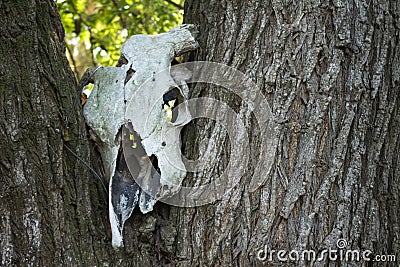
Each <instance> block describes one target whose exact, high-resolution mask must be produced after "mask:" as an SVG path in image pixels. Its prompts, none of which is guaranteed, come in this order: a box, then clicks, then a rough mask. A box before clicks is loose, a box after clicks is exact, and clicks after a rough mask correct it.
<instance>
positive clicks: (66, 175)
mask: <svg viewBox="0 0 400 267" xmlns="http://www.w3.org/2000/svg"><path fill="white" fill-rule="evenodd" d="M0 21H1V22H0V44H1V45H0V58H1V63H0V73H1V74H0V88H1V89H0V90H1V99H0V123H1V131H0V136H1V137H0V144H1V145H0V147H1V151H2V152H1V154H0V181H1V192H0V199H1V201H0V216H1V224H0V235H1V245H0V251H1V266H90V265H94V264H97V263H98V259H97V257H98V258H100V259H101V258H108V256H110V252H111V250H110V249H109V248H108V245H109V239H107V238H106V237H107V232H106V229H108V227H109V226H108V223H107V222H108V218H107V204H106V203H107V196H106V194H105V193H104V190H103V189H102V187H101V184H100V183H99V181H98V180H96V178H95V177H94V176H93V174H92V173H90V172H89V171H88V170H87V169H85V168H84V167H83V165H82V164H81V163H80V162H79V161H78V160H77V159H76V158H75V157H74V156H72V154H70V153H69V152H68V151H67V150H66V149H65V148H64V147H63V142H62V138H61V137H62V133H63V131H64V128H65V121H66V118H67V117H68V116H69V115H71V117H70V122H69V125H70V130H69V135H70V139H71V141H69V142H68V146H70V147H71V148H72V150H73V151H75V152H76V153H77V154H78V155H80V156H81V157H82V158H83V160H85V161H87V162H89V160H90V154H91V151H90V149H89V148H90V146H89V142H88V140H87V138H86V130H85V125H84V123H83V119H82V117H81V115H80V109H79V106H78V105H75V104H76V103H75V104H74V101H75V98H76V96H77V93H78V92H77V90H76V88H77V87H76V82H75V80H74V76H73V74H72V71H71V69H70V68H69V66H68V61H67V59H66V57H65V45H64V30H63V28H62V25H61V22H60V17H59V14H58V12H57V9H56V6H55V4H54V2H53V1H51V0H47V1H43V0H30V1H28V0H10V1H8V0H5V1H0ZM74 105H75V106H74ZM70 111H72V113H71V114H70ZM103 254H104V256H103Z"/></svg>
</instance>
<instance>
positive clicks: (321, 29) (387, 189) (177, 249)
mask: <svg viewBox="0 0 400 267" xmlns="http://www.w3.org/2000/svg"><path fill="white" fill-rule="evenodd" d="M399 18H400V4H399V2H398V1H384V0H374V1H362V0H352V1H339V0H335V1H331V2H322V1H312V0H308V1H307V0H300V1H293V2H292V1H287V2H285V1H275V0H273V1H264V2H262V1H249V0H245V1H237V0H234V1H226V0H207V1H205V0H201V1H195V0H187V1H186V3H185V23H193V24H196V25H197V26H198V29H199V36H198V41H199V44H200V48H199V50H198V51H197V52H195V53H192V54H190V55H189V56H187V57H186V60H190V61H193V60H208V61H214V62H220V63H225V64H227V65H229V66H231V67H234V68H237V69H238V70H240V71H242V72H243V73H245V74H246V75H247V76H249V77H250V78H252V80H253V81H254V82H255V83H256V85H257V87H258V88H257V89H258V90H261V91H262V92H263V94H264V96H265V97H266V98H267V99H268V101H269V104H270V107H271V109H272V112H273V114H274V117H275V120H276V122H277V124H278V127H277V129H278V134H277V136H276V138H277V139H278V147H277V149H276V151H275V155H269V156H271V157H274V158H275V161H274V164H273V167H272V169H271V171H270V172H269V173H267V174H265V177H264V178H263V180H264V183H263V184H262V185H261V186H260V187H259V188H258V189H257V190H256V191H255V192H250V191H249V190H248V185H249V184H250V183H251V179H252V173H253V172H254V169H255V166H256V165H257V162H258V161H259V155H260V153H261V152H260V149H259V147H260V140H261V137H262V136H263V132H261V131H260V128H259V127H258V123H257V121H256V119H255V117H254V116H253V115H251V112H250V110H249V107H248V106H247V105H246V101H245V99H240V98H239V97H238V96H237V95H234V94H232V93H230V92H229V91H228V90H223V89H222V88H217V87H216V86H209V85H206V84H197V85H194V86H192V88H191V90H192V97H197V96H207V97H212V98H215V99H219V100H221V101H224V102H225V103H227V104H228V105H229V106H230V107H232V109H233V110H235V111H236V112H237V113H239V114H250V115H246V116H245V115H243V117H242V120H243V121H244V122H245V125H246V128H247V130H248V131H247V132H248V136H249V142H250V150H251V155H252V157H251V159H250V161H249V164H248V166H247V168H248V172H247V173H246V175H245V176H243V177H242V178H241V180H240V182H239V184H238V185H237V186H236V187H234V188H233V189H232V190H231V191H230V193H229V194H228V195H226V196H225V197H224V198H223V199H222V200H218V201H215V202H213V203H211V204H209V205H206V206H201V207H195V208H179V207H173V206H168V205H166V204H163V203H157V204H156V205H155V207H154V211H153V212H150V213H149V214H145V215H143V214H141V213H140V212H139V211H137V210H135V211H134V213H133V215H132V217H131V218H130V219H129V220H128V221H127V222H126V224H125V228H124V248H123V249H120V250H114V249H112V247H111V233H110V226H109V223H108V221H109V220H108V207H107V194H106V193H105V192H104V190H103V188H102V185H101V183H100V182H99V180H97V179H96V177H95V176H94V175H93V174H92V173H91V172H90V171H89V170H88V169H87V168H85V167H84V166H83V165H82V163H81V162H80V161H79V160H77V159H76V158H75V157H74V156H73V155H72V154H71V153H70V152H69V151H68V150H67V149H66V148H65V147H64V146H63V141H62V138H61V136H62V133H63V131H64V128H65V120H66V117H69V114H70V113H69V111H70V110H71V108H72V107H74V102H75V98H76V96H77V93H78V92H77V89H76V88H77V85H76V82H75V81H74V77H73V74H72V71H71V70H70V68H69V66H68V62H67V60H66V57H65V45H64V44H63V38H64V34H63V29H62V25H61V23H60V18H59V15H58V13H57V10H56V7H55V4H54V3H53V1H52V0H2V1H0V58H1V61H0V92H1V94H0V96H1V97H0V124H1V127H0V148H1V150H2V151H1V153H0V188H1V190H0V238H1V240H0V252H1V266H398V264H399V263H398V262H397V263H395V262H386V263H385V262H380V263H377V262H363V261H360V262H358V261H357V262H348V261H343V260H342V261H341V260H336V261H332V260H331V261H329V260H328V259H325V260H323V261H314V262H306V261H293V262H279V261H278V260H277V259H276V258H274V260H273V261H267V260H266V261H260V260H258V259H257V253H258V251H260V250H261V249H264V248H265V246H267V247H268V248H269V249H275V250H279V249H282V250H287V251H290V250H293V249H296V250H299V251H302V250H306V249H314V250H316V251H317V252H320V251H322V250H324V249H327V248H333V249H334V248H336V245H337V244H336V242H337V240H338V239H340V238H343V239H345V240H346V241H347V247H346V248H351V249H352V250H360V251H362V250H371V251H372V252H373V254H372V256H373V255H392V254H393V255H394V254H397V257H399V252H400V227H399V224H400V208H399V207H400V200H399V197H400V192H399V190H400V177H399V175H400V173H399V170H400V160H399V153H398V151H400V140H399V135H400V127H399V121H400V112H399V108H400V99H399V97H400V96H399V95H400V92H399V87H400V50H399V49H400V46H399V37H400V36H399V33H400V22H399ZM79 106H80V105H77V106H75V108H73V109H72V113H71V114H72V116H71V117H70V123H69V128H70V129H69V137H70V141H68V142H66V143H67V145H68V146H69V147H70V148H71V149H72V150H73V151H75V153H76V154H78V155H79V156H80V157H81V158H82V159H83V160H84V161H86V162H88V163H89V164H90V165H91V166H93V167H94V168H95V169H96V170H97V171H98V172H100V170H101V168H100V165H101V164H100V162H101V160H100V158H99V154H98V153H97V152H96V150H95V147H94V144H93V143H92V142H90V141H89V138H88V133H87V131H86V128H85V124H84V122H83V119H82V112H81V109H80V107H79ZM182 137H183V140H184V142H185V143H184V153H185V155H186V156H187V157H189V158H192V159H195V158H197V156H198V154H199V153H201V151H202V149H204V148H205V149H207V148H208V147H209V146H214V148H213V149H215V151H214V153H215V154H216V155H218V156H217V157H216V159H218V161H216V162H215V164H212V165H210V166H209V167H208V168H207V169H205V170H202V171H201V172H199V173H194V174H190V175H188V177H187V178H186V180H185V181H184V185H186V186H191V185H195V184H196V185H198V184H205V183H208V182H209V181H211V180H213V179H215V177H218V176H219V175H220V174H221V172H222V171H223V170H224V168H225V167H226V166H227V165H228V162H229V161H233V162H235V161H239V160H241V159H240V158H237V157H235V155H230V154H229V147H230V144H231V142H234V140H230V139H229V137H228V136H227V135H226V131H224V130H223V129H222V128H221V127H217V126H216V125H215V123H214V122H213V121H211V120H207V119H197V120H195V121H193V122H192V123H191V124H190V125H188V126H187V127H186V128H185V129H184V131H183V133H182ZM372 256H371V257H372Z"/></svg>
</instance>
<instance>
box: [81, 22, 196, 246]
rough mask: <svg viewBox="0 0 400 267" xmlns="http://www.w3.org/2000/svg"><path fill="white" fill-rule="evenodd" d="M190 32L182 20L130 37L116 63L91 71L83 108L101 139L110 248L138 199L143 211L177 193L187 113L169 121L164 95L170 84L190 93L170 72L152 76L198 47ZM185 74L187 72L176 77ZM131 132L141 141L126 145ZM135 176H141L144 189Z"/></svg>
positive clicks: (180, 112) (190, 27)
mask: <svg viewBox="0 0 400 267" xmlns="http://www.w3.org/2000/svg"><path fill="white" fill-rule="evenodd" d="M194 32H195V27H194V26H193V25H181V26H179V27H176V28H174V29H172V30H171V31H169V32H167V33H164V34H159V35H154V36H149V35H135V36H132V37H131V38H130V39H129V40H128V41H127V42H126V43H125V44H124V45H123V46H122V49H121V53H122V55H121V58H123V60H120V63H119V64H118V65H119V66H120V67H102V68H100V69H98V70H97V71H96V73H95V76H94V88H93V91H92V93H91V94H90V97H89V98H88V100H87V102H86V104H85V106H84V112H83V113H84V116H85V119H86V122H87V124H88V125H89V126H90V127H91V128H92V130H93V132H94V133H95V134H96V135H97V137H98V139H99V140H100V143H99V144H98V145H99V148H100V153H101V156H102V160H103V164H104V167H105V172H106V176H107V177H109V178H110V183H109V191H110V192H109V213H110V223H111V228H112V245H113V246H114V247H121V246H123V242H122V229H123V225H124V222H125V221H126V220H127V219H128V218H129V217H130V215H131V213H132V210H133V208H134V207H135V206H136V204H137V203H138V202H139V207H140V210H141V211H142V212H143V213H146V212H149V211H151V210H152V209H153V205H154V204H155V202H156V201H157V200H158V199H161V198H163V197H168V196H171V195H173V194H175V193H177V192H178V191H179V189H180V186H181V183H182V180H183V178H184V177H185V176H186V170H185V166H184V164H183V163H182V160H181V158H180V157H181V156H180V147H181V143H180V137H179V133H180V129H181V128H182V127H183V126H184V125H185V124H187V123H188V122H189V121H190V120H191V116H190V113H189V111H188V110H187V108H185V107H183V108H182V107H181V106H180V107H179V110H178V116H177V118H176V120H175V121H173V122H169V121H168V119H167V115H166V114H165V112H164V111H163V110H162V104H163V94H165V93H166V92H168V91H169V90H170V89H172V88H178V89H179V90H180V91H181V94H182V96H183V97H184V98H187V95H188V92H187V90H184V91H182V90H181V89H180V88H179V87H178V86H177V84H176V83H175V81H174V79H173V78H172V77H171V75H170V73H169V71H167V72H163V73H164V74H163V75H164V76H161V77H160V75H158V76H157V78H155V77H156V75H157V74H158V73H159V72H161V71H163V70H165V69H168V68H169V67H170V66H171V61H172V60H173V59H174V57H176V56H179V55H181V54H183V53H185V52H188V51H191V50H194V49H196V48H197V47H198V44H197V42H196V40H195V38H194V36H193V35H194ZM185 77H190V75H188V74H186V76H185V75H184V76H182V75H181V76H179V79H180V80H181V79H184V78H185ZM146 81H148V82H147V83H145V82H146ZM185 89H186V88H185ZM134 136H136V139H135V142H136V143H137V142H140V141H141V142H140V143H139V144H138V147H137V148H134V147H136V143H135V145H134V146H133V145H129V144H128V145H127V142H128V141H127V137H131V138H132V139H133V138H134ZM123 144H124V146H123ZM130 147H132V148H130ZM135 149H136V150H135ZM122 150H124V151H123V153H122ZM152 155H154V156H156V157H157V160H158V166H159V168H160V171H161V176H160V174H158V173H157V172H155V171H154V169H153V168H152V163H151V161H150V159H149V158H148V157H149V156H152ZM117 159H118V162H117ZM133 162H134V163H133ZM171 162H173V163H174V164H173V165H172V164H171ZM125 164H127V166H128V167H129V168H130V172H127V170H126V165H125ZM117 168H118V169H117ZM116 169H117V170H116ZM135 175H136V177H134V176H135ZM134 179H140V181H141V183H140V184H141V187H142V189H139V187H138V185H137V184H136V182H135V181H133V180H134ZM155 186H156V187H157V188H154V187H155ZM146 192H147V193H149V194H150V195H149V194H147V193H146ZM155 193H156V194H155Z"/></svg>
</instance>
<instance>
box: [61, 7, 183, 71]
mask: <svg viewBox="0 0 400 267" xmlns="http://www.w3.org/2000/svg"><path fill="white" fill-rule="evenodd" d="M171 2H173V3H175V4H176V5H174V4H171ZM183 2H184V0H173V1H165V0H97V1H96V0H56V4H57V7H58V9H59V11H60V14H61V19H62V23H63V25H64V28H65V32H66V35H65V36H66V37H65V38H66V43H67V48H68V58H69V60H70V62H71V65H73V66H72V67H73V69H74V70H75V72H76V73H77V77H78V78H79V77H80V75H81V74H83V73H84V71H85V70H86V69H87V68H89V67H93V66H95V65H103V66H112V65H115V64H116V63H117V61H118V59H119V56H120V48H121V46H122V44H123V43H124V42H125V41H126V39H127V38H129V36H131V35H134V34H157V33H162V32H166V31H168V30H170V29H171V28H173V27H175V26H177V25H179V24H181V23H182V19H183V10H181V9H180V8H179V7H178V6H183Z"/></svg>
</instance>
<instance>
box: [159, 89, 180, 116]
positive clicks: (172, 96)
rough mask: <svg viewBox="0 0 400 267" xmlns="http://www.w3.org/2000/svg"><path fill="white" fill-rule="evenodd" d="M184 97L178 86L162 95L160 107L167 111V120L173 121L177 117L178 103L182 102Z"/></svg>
mask: <svg viewBox="0 0 400 267" xmlns="http://www.w3.org/2000/svg"><path fill="white" fill-rule="evenodd" d="M183 101H184V98H183V96H182V94H181V92H180V90H179V88H173V89H171V90H169V91H168V92H166V93H165V94H164V95H163V105H162V109H163V110H164V111H165V113H167V120H168V121H170V122H172V123H174V122H175V121H176V119H177V118H178V109H177V108H176V107H177V106H178V105H179V104H181V103H183Z"/></svg>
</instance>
